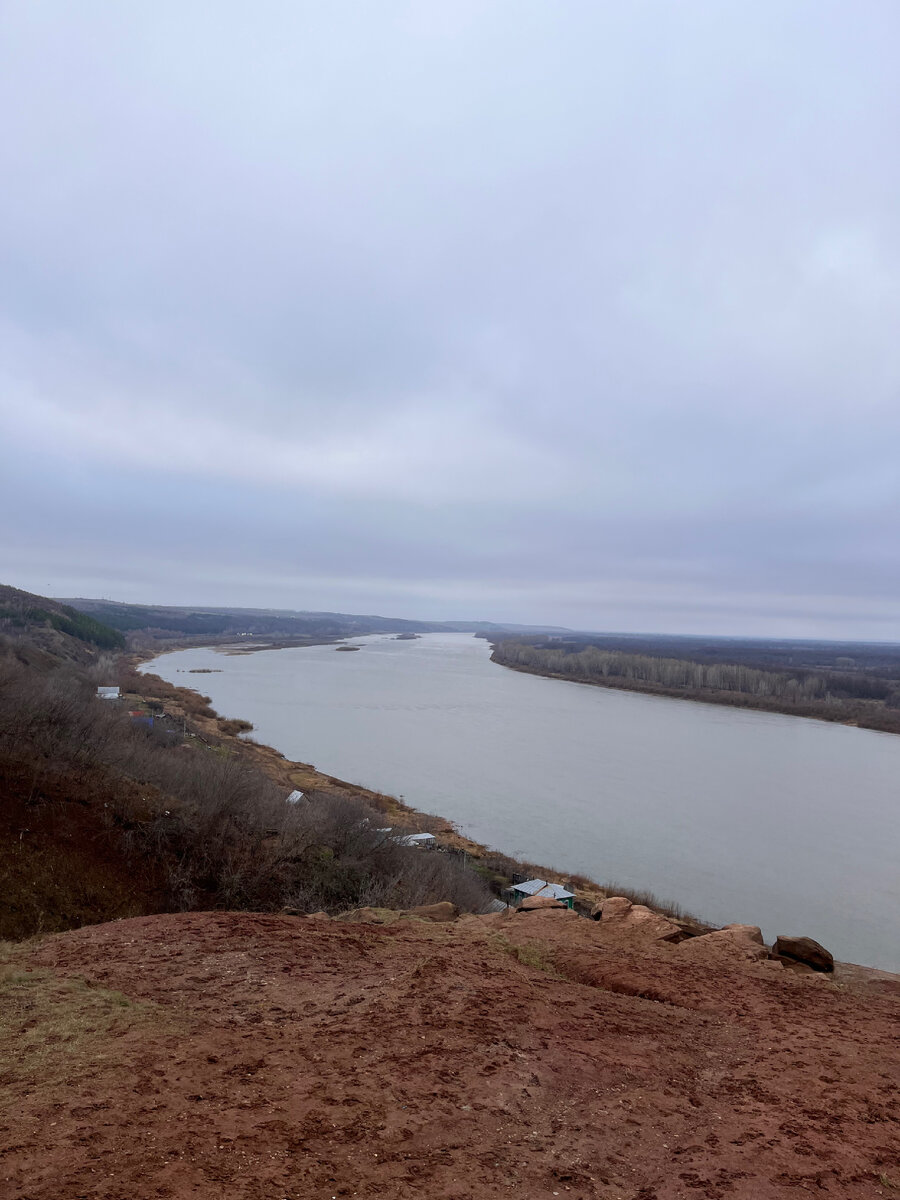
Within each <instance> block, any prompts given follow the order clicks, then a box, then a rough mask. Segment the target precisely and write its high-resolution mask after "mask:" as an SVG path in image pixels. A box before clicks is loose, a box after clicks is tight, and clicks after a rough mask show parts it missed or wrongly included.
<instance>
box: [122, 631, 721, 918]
mask: <svg viewBox="0 0 900 1200" xmlns="http://www.w3.org/2000/svg"><path fill="white" fill-rule="evenodd" d="M307 644H313V643H307ZM317 644H325V646H328V644H331V643H330V642H319V643H317ZM222 648H223V647H222V646H221V644H220V646H215V644H209V643H208V644H206V646H203V647H202V646H196V644H190V646H169V647H167V648H166V649H164V650H162V652H152V650H146V652H144V650H137V652H130V653H127V654H125V655H122V661H124V662H125V664H126V667H127V668H131V670H132V671H133V673H134V674H136V676H137V677H138V678H139V679H142V680H148V682H150V683H151V686H150V688H149V689H148V690H146V695H143V694H142V692H136V695H138V696H139V698H140V700H143V701H146V700H162V701H163V703H166V701H167V700H169V703H170V704H172V709H169V707H168V706H167V707H166V709H164V710H166V712H167V713H169V715H174V716H176V718H178V719H179V720H182V719H184V720H185V721H186V722H188V724H190V725H193V726H196V728H197V731H198V733H199V734H200V736H203V737H204V738H209V737H211V738H214V739H216V740H217V742H221V743H224V744H227V745H228V746H229V748H230V749H232V750H233V752H235V754H240V755H241V756H242V757H245V758H247V760H250V761H251V762H253V763H254V764H256V766H257V767H258V768H259V769H260V770H263V772H264V773H265V774H266V775H269V778H270V779H272V780H274V781H275V782H276V784H278V785H281V786H284V787H286V788H287V791H293V790H294V788H298V790H299V791H302V792H305V791H311V792H313V791H314V792H324V793H326V794H328V793H332V794H342V796H347V794H353V796H356V797H359V798H360V799H362V800H365V802H366V803H367V804H370V805H371V806H372V808H374V809H376V810H377V811H379V812H383V814H384V816H385V817H388V818H389V820H392V821H396V822H397V823H398V824H403V826H406V827H408V828H409V829H410V830H412V832H415V833H433V834H434V836H436V839H437V841H438V842H439V844H440V845H442V846H444V847H446V848H448V850H451V851H455V852H457V853H460V852H462V853H464V854H467V856H469V857H470V858H473V859H476V860H492V859H505V860H508V862H510V863H516V864H517V865H521V866H523V868H533V869H534V871H535V874H536V875H538V877H540V878H545V880H547V881H548V882H551V883H560V884H562V883H574V884H575V887H574V889H572V890H575V893H576V896H577V898H578V900H580V902H581V904H582V905H594V904H599V902H600V901H601V900H605V899H606V898H607V896H608V895H612V894H622V889H619V888H617V889H616V892H614V893H612V892H610V890H608V889H607V888H605V887H602V886H601V884H599V883H596V882H595V881H594V880H590V878H588V877H587V876H583V875H578V874H566V872H565V871H560V870H558V869H557V868H551V866H544V865H541V864H535V863H526V862H522V860H520V859H515V858H512V857H511V856H510V854H506V853H505V852H504V851H502V850H497V848H494V847H492V846H486V845H485V844H484V842H479V841H475V840H474V839H472V838H467V836H466V834H463V833H461V832H460V829H458V828H457V826H456V824H455V823H454V822H452V821H450V820H448V818H446V817H443V816H440V815H439V814H433V812H424V811H422V810H421V809H416V808H414V806H413V805H412V804H407V803H406V802H404V800H401V799H398V798H397V797H396V796H390V794H389V793H386V792H378V791H374V790H373V788H370V787H366V786H365V785H361V784H353V782H349V781H348V780H344V779H338V778H337V776H336V775H329V774H326V773H325V772H322V770H319V769H318V768H317V767H314V766H313V764H312V763H306V762H298V761H296V760H292V758H288V757H287V756H286V755H283V754H282V752H281V750H277V749H276V748H275V746H270V745H266V744H265V743H262V742H257V740H256V739H254V738H253V737H252V725H251V728H250V730H247V731H246V732H244V733H242V732H241V731H240V730H239V731H235V730H233V728H228V726H233V725H234V724H235V722H241V724H244V722H242V719H241V718H228V716H222V715H220V714H218V713H216V714H215V715H205V714H204V713H203V712H200V710H199V709H200V707H203V708H208V706H206V703H205V701H206V700H208V697H205V696H204V695H203V692H200V691H199V690H198V689H196V688H191V686H186V685H182V684H172V683H169V682H168V680H166V679H163V678H162V677H161V676H157V674H155V673H154V672H149V671H148V672H139V671H138V670H137V668H138V667H139V666H140V665H144V664H149V662H152V661H154V660H155V659H157V658H161V656H162V654H172V653H175V652H176V650H182V649H193V650H197V649H216V650H222ZM265 648H266V649H268V648H269V647H265ZM276 648H277V649H281V648H282V647H271V649H276ZM289 648H294V647H289ZM260 649H262V647H260ZM160 684H161V685H162V689H164V690H166V691H168V692H169V694H172V695H169V696H158V695H154V694H152V692H154V691H157V692H158V691H160V688H158V685H160ZM210 712H215V710H210ZM246 724H250V722H246ZM222 726H226V728H222ZM247 734H250V736H247ZM625 890H626V892H628V890H629V889H625ZM630 890H631V892H632V894H634V895H637V896H644V898H649V900H655V899H656V898H654V896H652V894H650V893H649V892H644V890H643V889H630ZM656 902H658V904H659V905H660V911H667V910H672V908H678V911H680V908H679V907H678V905H676V904H671V902H668V901H666V900H659V901H656ZM685 919H689V920H692V922H697V923H698V924H706V922H702V920H700V918H696V917H694V916H692V914H690V913H686V914H685ZM708 928H709V929H713V928H714V926H713V925H709V926H708Z"/></svg>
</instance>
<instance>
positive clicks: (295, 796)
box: [287, 788, 306, 804]
mask: <svg viewBox="0 0 900 1200" xmlns="http://www.w3.org/2000/svg"><path fill="white" fill-rule="evenodd" d="M305 799H306V796H305V795H304V794H303V792H298V791H297V789H296V788H294V790H293V791H292V792H291V794H290V795H289V796H288V798H287V802H288V804H299V803H300V801H301V800H305Z"/></svg>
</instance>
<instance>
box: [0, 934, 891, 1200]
mask: <svg viewBox="0 0 900 1200" xmlns="http://www.w3.org/2000/svg"><path fill="white" fill-rule="evenodd" d="M602 925H603V923H602V922H601V923H599V924H595V923H593V922H588V921H585V920H582V919H580V918H576V917H571V918H570V917H568V915H561V914H559V913H557V912H555V911H550V912H546V913H534V914H528V915H525V914H519V915H516V916H513V917H489V918H463V919H461V920H459V921H456V922H454V923H448V924H438V925H431V924H424V923H422V922H419V921H403V922H399V923H397V924H392V925H389V926H379V925H367V924H352V923H340V922H335V921H328V920H324V919H315V918H313V919H304V918H293V917H286V916H266V915H248V914H222V913H217V914H187V915H178V916H158V917H140V918H135V919H132V920H125V921H119V922H115V923H113V924H109V925H102V926H94V927H91V928H86V929H81V930H77V931H75V932H72V933H66V934H60V935H55V936H53V937H49V938H47V939H45V940H44V941H42V942H38V943H33V944H30V945H28V946H19V947H15V948H11V949H10V948H7V949H8V950H9V956H8V957H9V963H10V965H9V966H7V967H6V968H5V971H6V974H5V983H4V985H3V987H2V990H0V998H2V1004H3V1006H4V1007H3V1011H2V1013H0V1024H2V1026H3V1031H4V1041H3V1043H2V1046H0V1194H2V1196H3V1197H5V1198H8V1200H25V1198H28V1200H70V1198H76V1197H91V1198H95V1197H97V1198H99V1197H103V1198H105V1200H144V1198H148V1200H149V1198H156V1197H175V1198H181V1197H196V1198H198V1200H206V1198H210V1200H212V1198H214V1197H215V1198H216V1200H218V1198H225V1197H227V1198H229V1200H231V1198H235V1200H251V1198H252V1200H288V1198H289V1200H318V1198H320V1197H321V1198H324V1200H330V1198H334V1197H347V1196H359V1197H403V1198H407V1197H409V1198H411V1197H428V1198H429V1200H445V1198H446V1200H450V1198H451V1197H452V1198H453V1200H468V1198H471V1200H487V1198H488V1197H494V1196H504V1195H509V1196H516V1197H524V1198H528V1200H530V1198H531V1197H552V1196H560V1197H571V1198H572V1200H575V1198H576V1197H582V1198H584V1200H588V1198H594V1197H602V1198H603V1200H612V1198H613V1197H616V1198H623V1200H674V1198H675V1197H690V1198H697V1200H699V1198H702V1197H709V1198H725V1197H742V1198H743V1197H747V1198H749V1197H753V1198H754V1200H756V1198H759V1200H765V1198H767V1197H779V1198H785V1197H800V1196H802V1195H803V1194H804V1193H811V1194H812V1195H815V1196H821V1197H823V1200H824V1197H828V1196H830V1197H834V1198H835V1200H839V1198H840V1200H855V1198H857V1197H859V1198H862V1197H866V1198H868V1197H876V1196H882V1195H883V1196H897V1197H900V1186H898V1185H900V1123H898V1122H900V1020H898V1018H900V994H898V989H897V987H896V985H894V984H892V983H891V981H889V980H888V981H885V982H884V983H882V984H880V985H875V984H873V985H871V986H864V985H863V984H861V983H860V984H857V983H856V982H854V981H853V980H850V982H848V983H844V984H835V983H832V982H828V981H826V980H824V979H822V978H819V977H805V976H797V975H793V974H791V973H789V972H786V971H783V970H781V969H780V968H777V964H772V963H769V964H752V963H743V962H739V961H737V960H735V962H734V963H730V962H724V963H723V962H722V961H720V960H718V959H717V960H716V961H710V962H706V961H704V960H703V957H702V955H699V954H697V953H696V952H694V953H693V955H688V954H687V953H685V952H684V951H683V948H682V947H680V946H671V945H664V946H662V945H638V944H629V943H628V941H627V940H623V939H622V938H621V937H620V938H618V940H617V939H616V938H615V937H613V936H612V934H611V933H610V932H609V931H604V930H603V929H602ZM684 945H690V943H684ZM773 968H777V969H773ZM848 978H849V977H848ZM648 997H649V998H648Z"/></svg>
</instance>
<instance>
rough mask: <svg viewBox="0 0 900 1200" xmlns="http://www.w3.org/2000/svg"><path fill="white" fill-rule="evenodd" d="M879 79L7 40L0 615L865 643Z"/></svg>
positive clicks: (316, 18) (165, 25) (779, 54)
mask: <svg viewBox="0 0 900 1200" xmlns="http://www.w3.org/2000/svg"><path fill="white" fill-rule="evenodd" d="M898 44H900V5H898V4H897V2H896V0H856V2H855V3H853V4H848V3H847V2H846V0H789V2H786V0H754V3H752V4H748V3H746V0H684V2H683V3H672V0H629V2H628V3H624V2H622V0H614V2H612V0H569V2H568V3H565V4H560V3H555V2H552V0H540V2H535V0H478V2H477V3H476V2H471V3H470V2H469V0H452V3H451V2H450V0H447V2H446V3H443V4H436V3H433V2H431V0H418V2H405V0H383V2H380V3H377V4H371V3H367V2H365V0H356V2H354V3H349V2H346V0H328V3H327V4H322V3H306V2H303V0H284V2H275V0H255V2H254V3H253V4H250V3H248V2H246V0H244V2H242V3H237V2H234V0H216V3H212V2H211V0H205V2H203V3H199V2H195V0H154V3H152V4H143V5H139V4H121V3H120V2H119V0H106V2H101V0H79V3H77V4H70V3H68V2H67V0H41V3H32V4H25V3H23V4H16V3H12V2H7V3H0V180H2V181H3V182H2V186H0V493H2V494H0V502H2V505H3V512H4V514H5V515H4V520H3V521H2V526H0V581H2V582H8V583H12V584H14V585H17V586H19V587H24V588H28V589H30V590H34V591H38V592H42V593H50V594H55V595H91V596H98V595H102V596H107V597H111V598H114V599H119V600H147V601H154V602H160V603H176V604H190V603H197V604H236V605H256V606H272V607H292V608H316V609H318V608H329V609H340V610H344V611H355V612H372V611H378V612H383V613H387V614H392V615H398V616H411V617H416V616H419V617H424V618H440V617H446V618H458V619H462V618H490V619H495V620H502V619H508V620H514V621H527V622H538V621H540V622H551V623H558V624H567V625H572V626H576V627H578V628H587V629H631V630H659V631H672V632H694V631H697V632H711V633H747V634H771V635H778V634H784V635H791V636H835V637H844V636H847V637H862V638H888V639H900V546H898V537H897V534H898V501H900V154H898V151H897V130H898V128H900V72H898V71H897V46H898Z"/></svg>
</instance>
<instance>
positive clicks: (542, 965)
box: [488, 933, 564, 979]
mask: <svg viewBox="0 0 900 1200" xmlns="http://www.w3.org/2000/svg"><path fill="white" fill-rule="evenodd" d="M488 941H489V942H490V944H491V945H492V946H493V947H494V949H495V950H499V951H500V953H501V954H508V955H509V956H510V957H511V958H514V959H515V960H516V962H520V963H521V964H522V966H523V967H531V968H532V969H533V970H535V971H543V972H544V974H545V975H552V976H553V978H554V979H563V978H564V976H562V975H560V973H559V971H557V969H556V967H555V966H554V965H553V961H552V959H551V958H550V956H549V955H548V954H547V953H546V951H545V950H544V949H543V948H542V947H540V946H536V945H534V944H533V943H529V944H527V945H524V946H520V945H516V944H515V943H514V942H511V941H510V940H509V938H507V937H504V936H503V934H500V933H495V934H491V936H490V938H489V939H488Z"/></svg>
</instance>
